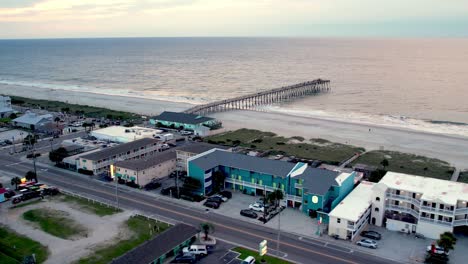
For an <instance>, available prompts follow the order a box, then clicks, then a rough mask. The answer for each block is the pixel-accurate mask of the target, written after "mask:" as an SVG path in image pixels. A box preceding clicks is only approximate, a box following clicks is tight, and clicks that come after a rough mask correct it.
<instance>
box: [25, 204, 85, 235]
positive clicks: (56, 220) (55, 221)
mask: <svg viewBox="0 0 468 264" xmlns="http://www.w3.org/2000/svg"><path fill="white" fill-rule="evenodd" d="M68 216H69V214H68V213H67V212H64V211H59V210H54V209H46V208H41V209H33V210H29V211H26V212H24V213H23V218H24V219H25V220H27V221H30V222H33V223H35V224H37V225H38V226H39V228H40V229H41V230H42V231H44V232H46V233H49V234H51V235H53V236H56V237H60V238H63V239H69V238H72V237H75V236H83V235H85V234H86V229H85V228H84V227H83V226H81V225H80V224H78V223H77V222H76V221H74V220H73V219H71V218H69V217H68Z"/></svg>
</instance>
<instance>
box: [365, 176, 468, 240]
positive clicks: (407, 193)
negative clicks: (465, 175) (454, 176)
mask: <svg viewBox="0 0 468 264" xmlns="http://www.w3.org/2000/svg"><path fill="white" fill-rule="evenodd" d="M372 202H373V209H372V215H371V223H372V224H375V225H377V226H385V227H386V228H387V229H389V230H393V231H400V232H405V233H419V234H423V235H424V236H426V237H428V238H432V239H437V238H439V236H440V234H442V233H444V232H454V231H456V230H457V229H463V228H466V227H467V226H468V184H466V183H461V182H453V181H447V180H440V179H434V178H427V177H422V176H415V175H408V174H403V173H396V172H387V174H385V176H384V177H383V178H382V179H381V180H380V181H379V183H377V184H376V185H375V187H374V192H373V197H372Z"/></svg>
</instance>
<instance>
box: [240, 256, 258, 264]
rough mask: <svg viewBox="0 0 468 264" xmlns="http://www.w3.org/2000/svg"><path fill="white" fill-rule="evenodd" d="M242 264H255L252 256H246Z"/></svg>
mask: <svg viewBox="0 0 468 264" xmlns="http://www.w3.org/2000/svg"><path fill="white" fill-rule="evenodd" d="M242 264H255V258H254V257H252V256H248V257H246V258H245V259H244V261H242Z"/></svg>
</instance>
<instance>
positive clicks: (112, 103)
mask: <svg viewBox="0 0 468 264" xmlns="http://www.w3.org/2000/svg"><path fill="white" fill-rule="evenodd" d="M0 94H8V95H16V96H22V97H27V98H35V99H44V100H54V101H61V102H68V103H72V104H81V105H92V106H98V107H104V108H109V109H112V110H120V111H125V112H133V113H138V114H142V115H155V114H158V113H161V112H163V111H181V110H184V109H187V108H189V107H191V106H192V105H191V104H188V103H176V102H169V101H163V100H153V99H145V98H139V97H127V96H117V95H107V94H96V93H87V92H74V91H66V90H53V89H42V88H34V87H25V86H15V85H2V84H0Z"/></svg>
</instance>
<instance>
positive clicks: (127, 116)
mask: <svg viewBox="0 0 468 264" xmlns="http://www.w3.org/2000/svg"><path fill="white" fill-rule="evenodd" d="M10 97H11V102H12V104H14V105H20V106H23V107H41V108H42V109H46V110H49V111H55V112H63V110H64V109H65V108H67V109H66V111H67V112H69V113H76V111H83V112H84V115H85V116H87V117H94V118H99V117H105V118H112V119H120V120H134V121H139V120H141V116H140V115H137V114H133V113H128V112H123V111H114V110H110V109H106V108H102V107H94V106H89V105H78V104H69V103H64V102H59V101H49V100H39V99H31V98H26V97H20V96H11V95H10Z"/></svg>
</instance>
